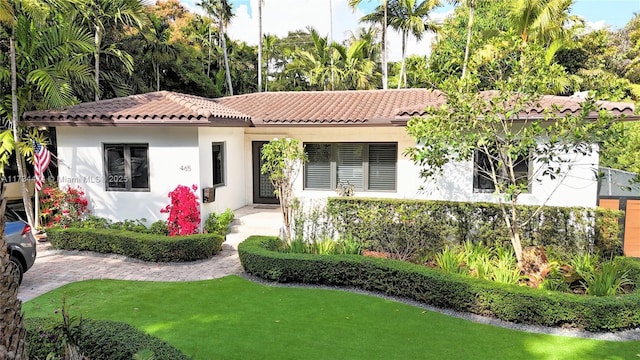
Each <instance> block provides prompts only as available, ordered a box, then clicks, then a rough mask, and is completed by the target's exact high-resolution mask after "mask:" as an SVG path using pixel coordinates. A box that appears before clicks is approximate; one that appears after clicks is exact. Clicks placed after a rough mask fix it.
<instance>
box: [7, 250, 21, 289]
mask: <svg viewBox="0 0 640 360" xmlns="http://www.w3.org/2000/svg"><path fill="white" fill-rule="evenodd" d="M9 266H11V267H13V271H12V272H13V274H14V276H15V277H16V281H18V285H20V284H22V275H23V274H24V268H23V267H22V263H21V262H20V260H18V258H16V257H14V256H12V257H11V261H10V262H9Z"/></svg>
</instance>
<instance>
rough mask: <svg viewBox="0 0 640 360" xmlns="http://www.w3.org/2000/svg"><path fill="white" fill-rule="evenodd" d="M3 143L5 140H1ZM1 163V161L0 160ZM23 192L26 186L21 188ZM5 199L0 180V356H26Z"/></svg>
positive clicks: (3, 10) (2, 8)
mask: <svg viewBox="0 0 640 360" xmlns="http://www.w3.org/2000/svg"><path fill="white" fill-rule="evenodd" d="M9 1H10V0H0V26H1V27H2V28H3V30H5V31H6V30H9V31H10V33H11V35H10V37H9V41H10V53H11V55H10V57H11V70H12V72H11V103H12V107H13V109H12V116H11V118H12V123H13V124H14V126H17V120H16V119H17V114H16V113H17V110H18V106H17V100H16V98H17V95H16V93H17V84H16V83H17V82H16V76H15V71H13V70H14V69H15V67H16V53H15V43H14V35H15V31H14V30H13V29H14V27H15V25H16V18H15V13H14V11H13V7H12V6H11V5H12V4H11V3H9ZM2 146H3V147H4V146H5V144H2ZM2 165H4V164H2ZM24 192H25V193H26V189H25V191H24ZM6 204H7V202H6V200H5V198H4V183H0V321H2V324H3V326H2V330H0V343H1V344H2V345H3V346H0V358H2V359H27V358H28V355H27V347H26V344H25V338H26V337H27V331H26V328H25V326H24V321H23V317H22V302H21V301H20V299H18V286H19V284H18V282H17V281H16V278H15V277H14V276H6V274H10V272H9V267H10V264H11V261H10V258H9V252H8V251H6V249H7V241H6V238H5V236H4V226H5V216H4V210H5V206H6Z"/></svg>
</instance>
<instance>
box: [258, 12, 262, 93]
mask: <svg viewBox="0 0 640 360" xmlns="http://www.w3.org/2000/svg"><path fill="white" fill-rule="evenodd" d="M261 91H262V0H258V92H261Z"/></svg>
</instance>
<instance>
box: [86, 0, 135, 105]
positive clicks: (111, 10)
mask: <svg viewBox="0 0 640 360" xmlns="http://www.w3.org/2000/svg"><path fill="white" fill-rule="evenodd" d="M81 4H84V5H85V6H84V7H82V10H81V12H82V16H83V17H84V18H85V21H86V22H88V23H89V24H90V25H91V27H92V28H93V32H94V42H95V53H94V60H93V61H94V77H95V82H96V84H97V87H96V90H95V95H94V98H95V101H98V100H100V54H101V53H102V52H104V53H107V54H109V55H113V56H115V57H116V58H118V59H119V60H120V61H121V62H122V63H123V65H124V66H125V68H127V70H128V71H129V72H131V71H133V64H132V61H131V56H130V55H129V54H126V53H122V52H121V51H119V50H118V49H117V48H116V47H115V44H109V45H108V46H104V44H103V40H104V37H105V33H106V32H107V31H114V30H122V26H123V25H124V26H129V27H136V28H138V29H141V28H142V27H143V24H144V23H145V20H146V15H145V13H144V6H143V5H142V2H141V1H140V0H86V1H85V2H82V3H81ZM103 46H104V47H103Z"/></svg>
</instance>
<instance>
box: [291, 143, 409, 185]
mask: <svg viewBox="0 0 640 360" xmlns="http://www.w3.org/2000/svg"><path fill="white" fill-rule="evenodd" d="M304 148H305V152H306V153H307V157H308V159H309V161H308V162H307V163H306V164H305V167H304V187H305V189H317V190H334V189H336V187H337V186H338V184H350V185H353V186H354V187H355V189H356V190H358V191H393V190H395V189H396V167H397V154H398V144H396V143H372V144H364V143H325V144H320V143H308V144H305V145H304Z"/></svg>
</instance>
